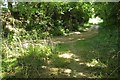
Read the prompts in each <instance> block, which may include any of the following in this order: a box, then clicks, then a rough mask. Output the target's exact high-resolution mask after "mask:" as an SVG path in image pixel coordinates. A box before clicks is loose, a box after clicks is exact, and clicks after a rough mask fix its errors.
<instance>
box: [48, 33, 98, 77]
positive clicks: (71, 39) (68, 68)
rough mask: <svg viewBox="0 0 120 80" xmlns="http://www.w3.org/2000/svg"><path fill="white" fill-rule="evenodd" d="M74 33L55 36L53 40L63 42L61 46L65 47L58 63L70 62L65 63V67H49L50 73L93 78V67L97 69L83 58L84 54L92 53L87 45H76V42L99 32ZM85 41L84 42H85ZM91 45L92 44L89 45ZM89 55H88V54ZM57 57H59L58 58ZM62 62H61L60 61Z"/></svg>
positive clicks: (57, 75)
mask: <svg viewBox="0 0 120 80" xmlns="http://www.w3.org/2000/svg"><path fill="white" fill-rule="evenodd" d="M77 33H78V32H76V33H73V34H71V35H68V36H63V37H56V38H53V39H52V41H53V42H54V43H55V44H61V45H60V46H59V47H61V48H63V49H62V50H60V51H61V52H62V53H61V54H60V55H58V56H59V57H60V58H61V59H60V60H61V61H59V59H58V60H56V62H57V61H58V64H63V63H64V61H68V63H66V64H64V65H65V66H64V67H62V68H61V67H60V68H59V67H53V66H52V67H48V71H47V73H48V72H49V74H51V75H52V76H53V77H57V78H61V77H65V78H66V77H68V78H70V77H75V78H91V77H93V76H94V74H93V73H94V71H93V72H91V69H93V70H94V69H95V68H92V67H89V65H93V66H94V64H90V63H88V62H87V61H86V60H84V59H82V56H83V55H84V56H85V55H86V54H90V52H89V50H88V51H87V50H86V49H87V48H86V47H84V45H83V46H80V47H79V46H78V47H77V46H76V44H77V43H76V42H77V41H80V40H83V41H84V40H86V39H88V38H91V37H93V36H95V35H96V34H97V33H98V32H97V31H88V32H83V33H79V34H77ZM83 43H84V42H83ZM64 46H66V49H65V50H64V48H65V47H64ZM88 46H90V45H88ZM85 51H86V52H87V53H85ZM86 56H87V55H86ZM62 58H64V61H62ZM56 59H57V58H56ZM59 62H60V63H59ZM94 77H95V76H94Z"/></svg>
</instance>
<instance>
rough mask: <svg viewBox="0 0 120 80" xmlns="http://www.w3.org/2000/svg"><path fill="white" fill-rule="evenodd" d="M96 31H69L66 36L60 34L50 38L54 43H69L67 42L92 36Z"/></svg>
mask: <svg viewBox="0 0 120 80" xmlns="http://www.w3.org/2000/svg"><path fill="white" fill-rule="evenodd" d="M97 33H98V32H97V31H87V32H83V33H78V32H74V33H72V34H71V33H70V35H68V36H61V37H54V38H52V41H53V42H54V43H69V42H75V41H77V40H84V39H87V38H90V37H92V36H95V35H96V34H97Z"/></svg>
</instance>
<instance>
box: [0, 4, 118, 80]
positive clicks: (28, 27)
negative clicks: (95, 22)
mask: <svg viewBox="0 0 120 80" xmlns="http://www.w3.org/2000/svg"><path fill="white" fill-rule="evenodd" d="M93 15H94V17H97V16H99V17H101V18H102V19H103V21H104V22H103V23H101V24H99V26H100V29H99V31H97V32H96V31H92V30H91V31H89V29H90V26H91V25H92V24H90V23H88V20H89V18H91V17H92V16H93ZM1 20H2V25H3V26H2V29H3V31H2V53H1V55H2V73H1V74H0V75H1V77H4V78H6V77H15V78H18V77H23V78H29V77H32V78H33V77H45V78H46V77H50V78H52V77H55V78H56V77H60V78H61V77H80V78H82V77H86V78H117V77H118V69H119V64H118V54H119V53H120V51H119V49H120V47H119V46H120V45H119V43H118V42H119V37H118V35H119V33H120V32H119V27H120V24H119V22H120V4H119V3H90V2H89V3H82V2H81V3H80V2H79V3H78V2H69V3H62V2H59V3H56V2H53V3H45V2H23V3H16V4H15V5H12V3H11V2H9V3H8V8H2V15H1ZM72 32H79V33H83V34H81V35H82V37H81V36H78V35H75V34H72V35H71V34H70V33H72ZM90 34H91V35H90ZM60 37H61V39H59V38H60ZM70 38H73V39H74V40H73V42H72V41H69V39H70ZM57 40H59V43H57ZM75 40H76V41H75ZM74 41H75V42H74ZM65 53H72V55H78V56H77V57H76V56H74V57H72V58H69V57H67V58H64V57H65V55H63V56H64V57H61V56H62V54H65ZM70 55H71V54H69V56H70ZM76 58H77V59H76ZM78 59H81V63H79V64H80V65H78V64H77V63H78V61H77V60H78ZM83 63H84V65H83ZM53 68H54V69H53ZM82 69H83V70H82ZM79 70H81V71H82V72H83V73H84V72H85V73H86V74H84V75H83V73H79V74H78V72H80V71H79ZM87 70H88V71H87ZM77 71H78V72H77Z"/></svg>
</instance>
